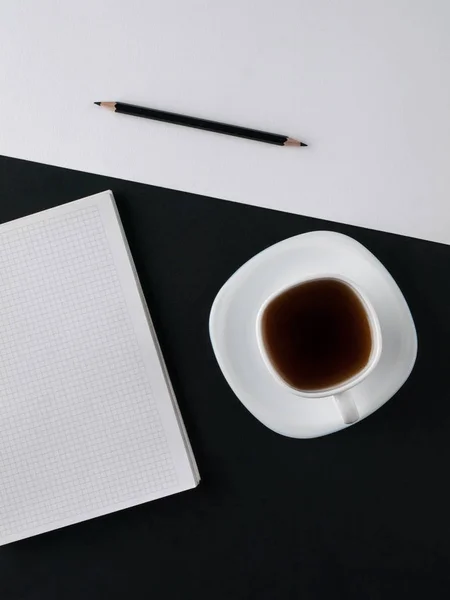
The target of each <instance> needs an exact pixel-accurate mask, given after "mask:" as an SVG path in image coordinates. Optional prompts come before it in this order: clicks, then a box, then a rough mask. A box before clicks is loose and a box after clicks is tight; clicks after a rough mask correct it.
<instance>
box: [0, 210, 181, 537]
mask: <svg viewBox="0 0 450 600" xmlns="http://www.w3.org/2000/svg"><path fill="white" fill-rule="evenodd" d="M79 206H80V204H79V203H77V209H76V210H75V209H74V210H73V211H71V212H70V213H68V214H62V215H57V216H55V217H52V218H48V217H46V218H43V219H42V220H39V219H37V220H35V221H33V222H31V223H30V222H29V223H27V224H24V225H22V226H20V225H19V226H17V227H14V228H12V229H9V230H7V231H4V232H2V230H1V229H0V311H1V328H0V542H1V540H2V538H4V539H6V540H8V539H9V538H10V537H13V538H16V537H19V538H20V537H26V536H27V535H28V534H29V533H30V532H34V531H35V530H36V531H44V530H48V529H52V528H54V527H59V526H61V524H66V523H68V522H76V521H79V520H84V518H88V516H89V515H96V514H103V513H105V512H111V511H113V510H115V509H116V508H121V507H123V506H125V505H132V504H136V503H139V502H140V501H142V499H143V498H144V497H146V496H147V499H152V497H153V495H154V496H155V497H157V496H158V495H165V494H167V493H170V490H171V488H176V486H177V484H178V480H177V472H176V468H175V464H174V459H173V457H172V455H171V450H170V446H169V443H168V440H167V436H166V434H165V431H164V428H163V425H162V422H161V418H160V415H159V411H158V407H157V404H156V402H155V398H154V396H153V394H152V388H151V385H150V381H149V377H148V375H147V372H146V369H145V366H144V363H143V356H142V351H141V348H140V346H139V344H138V341H137V336H136V331H135V327H134V326H133V323H132V321H131V319H130V314H129V310H128V307H127V305H126V301H125V298H124V294H123V290H122V287H121V281H120V277H119V275H118V273H117V269H116V265H115V263H114V259H113V256H112V254H111V248H110V244H109V241H108V238H107V236H106V234H105V225H104V223H103V221H102V216H101V213H100V212H99V209H98V208H97V207H96V206H91V205H89V206H86V207H85V208H83V207H81V208H80V207H79ZM81 206H82V205H81ZM17 223H20V221H18V222H17ZM175 491H178V490H175Z"/></svg>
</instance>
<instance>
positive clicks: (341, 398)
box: [333, 391, 359, 425]
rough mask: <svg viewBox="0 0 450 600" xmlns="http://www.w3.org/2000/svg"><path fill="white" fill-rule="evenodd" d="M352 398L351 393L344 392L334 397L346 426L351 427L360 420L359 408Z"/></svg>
mask: <svg viewBox="0 0 450 600" xmlns="http://www.w3.org/2000/svg"><path fill="white" fill-rule="evenodd" d="M352 396H353V394H352V392H351V391H347V392H342V394H336V395H335V396H333V398H334V401H335V402H336V405H337V407H338V409H339V412H340V413H341V417H342V420H343V421H344V423H345V424H346V425H350V424H351V423H355V422H356V421H358V420H359V411H358V407H357V406H356V404H355V401H354V400H353V397H352Z"/></svg>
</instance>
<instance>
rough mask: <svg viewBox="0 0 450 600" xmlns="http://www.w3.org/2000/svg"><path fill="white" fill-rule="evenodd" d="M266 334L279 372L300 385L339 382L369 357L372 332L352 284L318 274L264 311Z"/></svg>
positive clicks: (316, 386) (308, 386) (321, 386)
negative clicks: (312, 279)
mask: <svg viewBox="0 0 450 600" xmlns="http://www.w3.org/2000/svg"><path fill="white" fill-rule="evenodd" d="M261 325H262V338H263V342H264V345H265V348H266V352H267V354H268V356H269V358H270V361H271V363H272V365H273V366H274V368H275V370H276V371H277V372H278V374H279V375H280V376H281V377H282V379H284V380H285V381H286V382H287V383H288V384H289V385H291V386H292V387H294V388H297V389H298V390H303V391H310V392H313V391H317V390H320V389H326V388H330V387H335V386H337V385H340V384H341V383H343V382H345V381H346V380H348V379H350V378H351V377H353V376H354V375H356V374H357V373H358V372H359V371H361V370H362V369H363V368H364V367H365V366H366V364H367V363H368V361H369V358H370V354H371V350H372V334H371V328H370V323H369V320H368V316H367V313H366V309H365V307H364V305H363V303H362V302H361V300H360V299H359V297H358V295H357V294H356V293H355V292H354V291H353V289H352V288H351V287H350V286H349V285H347V284H345V283H343V282H341V281H338V280H336V279H318V280H314V281H308V282H306V283H302V284H300V285H297V286H295V287H293V288H290V289H288V290H286V291H285V292H283V293H282V294H280V295H279V296H277V297H276V298H274V299H273V300H272V301H271V302H270V303H269V304H268V305H267V307H266V309H265V311H264V314H263V316H262V323H261Z"/></svg>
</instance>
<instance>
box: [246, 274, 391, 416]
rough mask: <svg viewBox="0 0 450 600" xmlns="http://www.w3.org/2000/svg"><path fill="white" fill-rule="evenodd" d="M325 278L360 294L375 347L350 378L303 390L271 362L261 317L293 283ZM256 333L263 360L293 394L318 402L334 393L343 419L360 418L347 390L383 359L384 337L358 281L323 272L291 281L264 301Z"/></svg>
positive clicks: (257, 321)
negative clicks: (361, 366) (323, 386)
mask: <svg viewBox="0 0 450 600" xmlns="http://www.w3.org/2000/svg"><path fill="white" fill-rule="evenodd" d="M324 279H328V280H329V279H333V280H334V281H339V282H341V283H344V284H345V285H347V286H349V287H350V288H351V289H352V291H353V292H354V293H355V294H356V295H357V297H358V298H359V300H360V301H361V304H362V305H363V307H364V309H365V311H366V315H367V319H368V322H369V326H370V330H371V338H372V349H371V352H370V356H369V360H368V361H367V363H366V365H365V366H364V367H363V368H362V369H361V370H360V371H359V372H358V373H356V374H355V375H353V376H352V377H350V378H349V379H346V380H345V381H342V382H341V383H340V384H339V385H338V386H335V387H331V388H323V389H320V390H314V391H313V392H312V391H307V390H300V389H297V388H294V387H292V386H291V385H289V383H287V382H286V381H285V380H284V379H283V378H282V377H281V375H280V374H279V373H278V371H277V370H276V369H275V367H274V366H273V364H272V361H271V360H270V358H269V355H268V354H267V351H266V347H265V344H264V340H263V332H262V317H263V315H264V311H265V310H266V308H267V306H268V305H269V304H270V303H271V302H272V301H273V300H274V299H275V298H276V297H277V296H280V295H281V294H283V293H284V292H286V291H287V290H289V289H291V288H293V287H297V286H299V285H301V284H302V283H306V282H309V281H318V280H324ZM256 336H257V340H258V347H259V350H260V352H261V356H262V358H263V360H264V363H265V365H266V367H267V369H268V370H269V372H270V373H271V375H272V376H273V377H274V379H275V380H276V381H277V382H278V383H279V384H280V385H281V386H283V387H284V388H286V389H287V390H289V391H290V392H291V393H292V394H296V395H297V396H301V397H303V398H317V402H320V399H321V398H328V397H330V396H333V397H334V400H335V402H336V406H337V408H338V410H339V412H340V414H341V416H342V419H343V421H344V423H346V424H348V425H350V424H351V423H355V422H356V421H358V420H359V411H358V407H357V406H356V404H355V402H354V400H353V397H352V394H350V393H348V390H350V389H351V388H352V387H354V386H355V385H358V384H359V383H361V382H362V381H363V380H364V379H365V378H366V377H368V375H370V373H371V372H372V371H373V370H374V369H375V367H376V366H377V363H378V361H379V359H380V356H381V349H382V340H381V329H380V323H379V321H378V317H377V314H376V312H375V309H374V308H373V306H372V304H371V303H370V301H369V300H368V299H367V297H366V296H365V294H364V293H363V292H362V291H361V289H360V288H359V287H358V286H357V285H356V284H355V283H353V282H352V281H349V280H348V279H347V278H345V277H341V276H340V275H339V276H337V275H320V276H315V277H309V278H308V279H303V280H301V281H297V282H296V283H294V284H292V285H289V286H287V287H284V288H281V289H279V290H277V291H276V292H275V293H273V294H272V295H271V296H269V297H268V298H267V299H266V300H265V301H264V303H263V304H262V306H261V308H260V309H259V312H258V316H257V318H256Z"/></svg>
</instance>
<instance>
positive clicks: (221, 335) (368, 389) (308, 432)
mask: <svg viewBox="0 0 450 600" xmlns="http://www.w3.org/2000/svg"><path fill="white" fill-rule="evenodd" d="M325 274H326V275H327V276H330V275H335V276H336V277H339V276H341V277H344V278H347V279H350V280H352V281H354V282H355V284H357V285H358V286H359V287H360V288H361V289H362V290H363V292H364V293H365V294H366V295H367V297H368V298H369V300H370V302H371V304H372V305H373V307H374V308H375V311H376V313H377V315H378V319H379V322H380V327H381V334H382V339H383V350H382V354H381V358H380V361H379V363H378V365H377V367H376V368H375V369H374V371H373V372H372V373H371V374H370V375H369V376H368V377H367V378H366V379H365V380H364V381H363V382H361V383H360V384H359V385H357V386H355V387H354V388H352V389H351V390H350V391H349V392H348V393H352V394H353V399H354V401H355V403H356V405H357V407H358V410H359V414H360V417H361V419H363V418H365V417H367V416H369V415H370V414H371V413H373V412H374V411H375V410H377V409H378V408H380V406H382V405H383V404H385V403H386V402H387V401H388V400H389V399H390V398H391V397H392V396H393V395H394V394H395V393H396V392H397V391H398V390H399V388H400V387H401V386H402V385H403V383H404V382H405V381H406V379H407V378H408V377H409V374H410V373H411V370H412V368H413V366H414V363H415V360H416V356H417V334H416V329H415V326H414V322H413V319H412V316H411V313H410V311H409V308H408V305H407V303H406V301H405V298H404V297H403V294H402V293H401V291H400V289H399V287H398V285H397V284H396V283H395V281H394V279H393V278H392V277H391V275H390V274H389V272H388V271H387V270H386V268H385V267H384V266H383V265H382V264H381V262H380V261H379V260H378V259H377V258H375V256H374V255H373V254H372V253H371V252H369V251H368V250H367V249H366V248H365V247H364V246H362V245H361V244H360V243H359V242H357V241H355V240H354V239H352V238H350V237H348V236H345V235H342V234H338V233H333V232H329V231H315V232H310V233H305V234H302V235H297V236H295V237H292V238H289V239H287V240H283V241H282V242H279V243H278V244H274V245H273V246H271V247H270V248H267V249H266V250H264V251H262V252H260V253H259V254H257V255H256V256H254V257H253V258H252V259H250V260H249V261H248V262H246V263H245V264H244V265H243V266H242V267H241V268H240V269H238V271H236V273H234V275H232V276H231V277H230V279H228V281H227V282H226V283H225V284H224V286H223V287H222V288H221V290H220V291H219V293H218V294H217V296H216V298H215V300H214V303H213V306H212V309H211V314H210V321H209V330H210V336H211V342H212V346H213V349H214V353H215V355H216V359H217V362H218V363H219V366H220V368H221V370H222V373H223V375H224V377H225V379H226V380H227V382H228V384H229V385H230V387H231V389H232V390H233V391H234V393H235V394H236V396H237V397H238V398H239V400H240V401H241V402H242V404H243V405H244V406H245V407H246V408H247V409H248V410H249V411H250V412H251V413H252V414H253V416H255V417H256V418H257V419H259V420H260V421H261V422H262V423H263V424H264V425H266V426H267V427H269V428H270V429H272V430H273V431H275V432H277V433H280V434H282V435H286V436H289V437H295V438H312V437H319V436H322V435H327V434H329V433H333V432H335V431H339V430H340V429H344V428H346V427H349V425H346V424H345V423H344V422H343V421H342V418H341V415H340V413H339V411H338V409H337V406H336V405H335V401H334V399H333V397H326V398H302V397H299V396H296V395H294V394H292V393H291V392H289V391H287V390H285V389H283V387H281V386H280V385H279V383H277V381H276V380H275V379H274V378H273V377H272V375H271V374H270V373H269V371H268V369H267V367H266V366H265V364H264V361H263V358H262V356H261V353H260V351H259V348H258V344H257V336H256V318H257V314H258V311H259V309H260V307H261V306H262V304H263V303H264V301H265V300H266V299H267V298H268V297H269V296H270V295H272V294H273V293H274V292H275V291H276V290H278V289H280V288H283V287H288V286H290V285H294V284H296V283H298V282H300V281H302V280H303V279H308V278H311V277H316V276H317V277H320V276H321V275H325ZM361 419H360V420H361ZM358 422H359V421H358Z"/></svg>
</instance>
